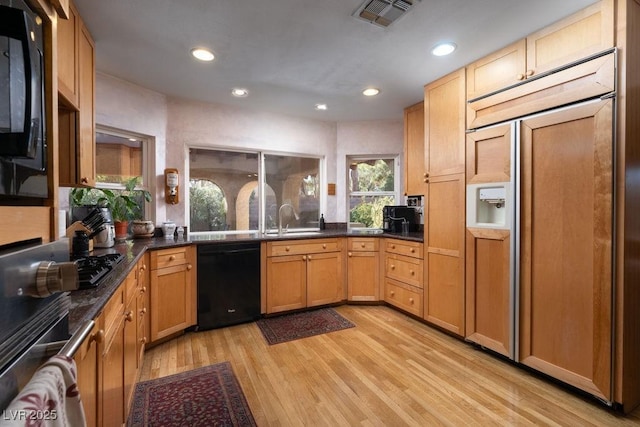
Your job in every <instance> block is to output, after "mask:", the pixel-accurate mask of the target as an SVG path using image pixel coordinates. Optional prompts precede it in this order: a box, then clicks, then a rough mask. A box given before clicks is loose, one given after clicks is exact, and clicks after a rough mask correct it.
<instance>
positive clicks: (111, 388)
mask: <svg viewBox="0 0 640 427" xmlns="http://www.w3.org/2000/svg"><path fill="white" fill-rule="evenodd" d="M123 288H124V286H120V288H119V289H118V290H117V291H116V293H115V294H114V295H113V296H112V297H111V299H110V300H109V302H108V303H107V305H106V306H105V309H104V311H103V316H104V330H105V345H104V350H103V353H102V376H101V378H102V389H101V394H102V399H101V405H100V406H101V409H102V425H105V426H115V425H122V424H123V423H124V421H125V418H124V415H125V406H124V405H125V396H124V384H125V377H124V343H125V336H124V289H123ZM81 392H82V391H81Z"/></svg>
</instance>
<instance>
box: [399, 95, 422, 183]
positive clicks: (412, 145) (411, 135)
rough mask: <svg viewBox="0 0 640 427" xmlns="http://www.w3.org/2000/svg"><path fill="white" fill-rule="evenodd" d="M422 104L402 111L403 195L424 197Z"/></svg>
mask: <svg viewBox="0 0 640 427" xmlns="http://www.w3.org/2000/svg"><path fill="white" fill-rule="evenodd" d="M424 171H425V166H424V102H419V103H417V104H415V105H412V106H411V107H408V108H405V110H404V193H405V195H409V196H419V195H420V196H424V190H425V187H426V186H425V184H424V178H425V177H424Z"/></svg>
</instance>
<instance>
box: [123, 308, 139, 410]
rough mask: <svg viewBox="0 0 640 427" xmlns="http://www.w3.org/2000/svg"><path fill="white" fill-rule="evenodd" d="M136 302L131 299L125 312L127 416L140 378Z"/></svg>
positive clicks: (125, 406)
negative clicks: (135, 385) (134, 389)
mask: <svg viewBox="0 0 640 427" xmlns="http://www.w3.org/2000/svg"><path fill="white" fill-rule="evenodd" d="M136 302H137V298H136V297H134V298H132V299H131V301H129V304H128V305H127V308H126V309H125V314H124V316H125V317H124V352H123V358H124V362H123V363H124V408H125V418H126V415H127V414H126V412H128V409H129V403H130V402H131V398H132V397H133V388H134V387H133V386H134V384H135V383H136V380H137V379H138V346H137V334H138V324H137V320H138V316H136Z"/></svg>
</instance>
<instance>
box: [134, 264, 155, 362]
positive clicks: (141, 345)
mask: <svg viewBox="0 0 640 427" xmlns="http://www.w3.org/2000/svg"><path fill="white" fill-rule="evenodd" d="M136 271H137V274H138V280H137V288H136V311H137V315H138V320H137V325H138V331H137V334H136V342H137V347H136V351H137V353H138V357H137V364H138V371H139V370H140V369H141V368H142V360H143V357H144V350H145V346H146V344H147V342H149V337H148V334H149V331H150V330H151V326H150V322H149V310H148V307H149V292H148V289H149V288H148V286H149V253H148V252H145V254H144V255H143V256H142V258H141V259H140V261H138V264H137V265H136Z"/></svg>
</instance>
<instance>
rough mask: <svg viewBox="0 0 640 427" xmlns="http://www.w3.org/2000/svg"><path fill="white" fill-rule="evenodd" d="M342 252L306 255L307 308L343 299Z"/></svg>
mask: <svg viewBox="0 0 640 427" xmlns="http://www.w3.org/2000/svg"><path fill="white" fill-rule="evenodd" d="M342 259H343V258H342V252H331V253H328V254H312V255H307V301H306V303H307V307H314V306H316V305H323V304H331V303H334V302H340V301H342V300H343V299H344V276H343V268H342Z"/></svg>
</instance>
